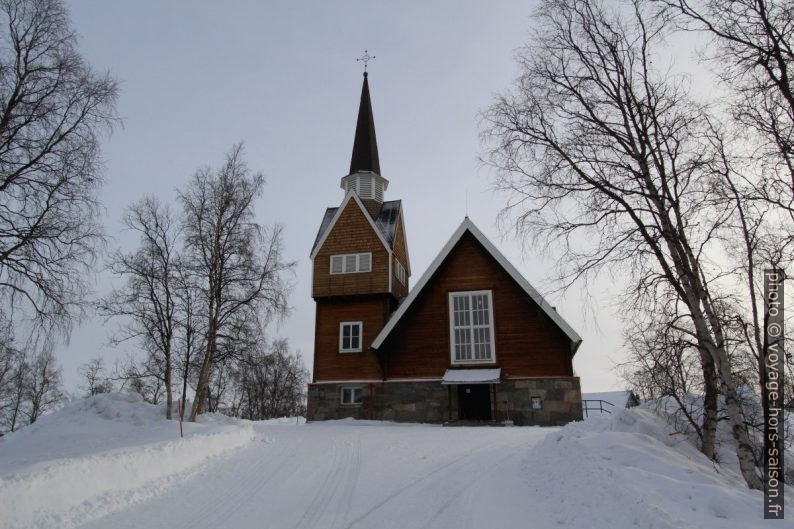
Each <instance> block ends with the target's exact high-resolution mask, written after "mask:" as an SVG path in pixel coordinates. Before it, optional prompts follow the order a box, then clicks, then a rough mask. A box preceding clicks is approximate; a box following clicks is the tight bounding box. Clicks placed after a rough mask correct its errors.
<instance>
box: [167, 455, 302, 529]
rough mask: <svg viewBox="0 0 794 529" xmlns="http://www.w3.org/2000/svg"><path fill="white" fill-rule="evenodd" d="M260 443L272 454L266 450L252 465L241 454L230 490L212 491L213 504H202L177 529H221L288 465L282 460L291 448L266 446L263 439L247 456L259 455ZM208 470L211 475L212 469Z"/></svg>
mask: <svg viewBox="0 0 794 529" xmlns="http://www.w3.org/2000/svg"><path fill="white" fill-rule="evenodd" d="M263 443H267V444H269V445H271V447H272V450H267V452H266V457H255V458H253V459H254V463H253V465H251V464H250V461H251V458H249V457H246V455H247V453H243V454H240V457H239V459H238V462H237V464H236V465H235V467H240V470H241V471H240V472H236V471H235V472H234V473H235V475H237V476H238V477H239V478H238V479H236V480H234V481H233V486H232V487H226V488H224V489H223V490H215V491H214V494H215V495H214V498H213V501H208V502H206V503H204V504H203V505H202V507H201V508H200V509H198V511H197V512H196V513H195V514H194V515H193V516H191V517H188V519H187V520H185V521H184V522H183V523H182V524H181V525H180V526H179V527H181V528H182V529H196V528H204V527H206V528H207V529H210V528H211V529H215V528H217V527H223V526H224V522H225V521H226V520H228V519H229V518H230V517H231V516H232V515H233V514H234V513H235V512H237V511H238V510H239V509H240V508H241V507H242V506H244V505H245V504H247V503H248V502H250V500H251V499H252V498H254V497H255V496H256V495H257V494H258V493H259V492H260V491H261V490H262V489H263V488H264V487H265V486H266V485H267V484H268V483H270V482H271V481H273V479H275V477H276V476H277V475H278V474H279V473H280V472H281V470H283V469H284V467H285V466H286V465H287V463H288V462H289V458H288V457H285V456H286V455H287V454H288V453H289V452H290V447H288V446H286V445H285V444H283V443H278V442H277V441H276V442H269V441H268V440H267V439H262V440H260V442H259V443H257V444H256V446H254V447H251V448H249V449H248V450H247V451H246V452H251V451H255V452H259V451H260V450H261V449H262V447H261V444H263ZM273 461H278V462H277V463H276V465H275V467H273V468H270V469H269V468H268V467H269V466H270V464H271V463H272V462H273ZM208 470H209V472H212V469H208ZM224 472H228V470H226V469H225V470H224ZM207 479H209V480H211V479H212V476H211V475H210V476H208V477H207ZM226 482H228V480H226Z"/></svg>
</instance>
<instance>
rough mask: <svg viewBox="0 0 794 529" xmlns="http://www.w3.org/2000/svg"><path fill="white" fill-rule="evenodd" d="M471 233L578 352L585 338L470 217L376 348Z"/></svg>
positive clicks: (376, 345) (402, 305)
mask: <svg viewBox="0 0 794 529" xmlns="http://www.w3.org/2000/svg"><path fill="white" fill-rule="evenodd" d="M467 232H468V233H471V234H472V235H473V236H474V238H475V239H477V241H478V242H479V243H480V244H481V245H482V246H483V248H485V249H486V251H488V253H489V254H490V255H491V256H492V257H493V258H494V259H495V260H496V262H498V263H499V265H500V266H501V267H502V268H503V269H504V270H505V271H506V272H507V273H508V274H509V275H510V277H512V278H513V280H514V281H515V282H516V283H518V285H519V286H520V287H521V288H522V289H523V290H524V292H526V293H527V295H529V297H530V298H532V300H533V301H534V302H535V303H537V305H538V306H539V307H540V308H541V310H543V312H544V313H545V314H546V316H548V317H549V319H551V321H553V322H554V323H555V325H557V327H559V329H560V330H561V331H562V332H563V333H564V334H565V335H566V336H567V337H568V338H569V339H570V340H571V344H572V348H571V353H572V354H573V353H575V352H576V350H577V349H578V348H579V345H580V344H581V343H582V338H581V337H580V336H579V334H577V332H576V331H574V330H573V328H572V327H571V326H570V325H568V322H566V321H565V320H564V319H563V317H562V316H560V314H559V313H558V312H557V311H556V310H555V309H554V307H552V306H551V305H549V303H548V302H547V301H546V300H545V299H543V296H541V295H540V293H539V292H538V291H537V290H535V288H534V287H533V286H532V285H530V284H529V281H527V280H526V279H525V278H524V276H522V275H521V273H520V272H519V271H518V270H517V269H516V268H515V267H514V266H513V265H512V264H511V263H510V261H508V260H507V258H506V257H505V256H504V255H502V253H501V252H500V251H499V250H497V249H496V247H495V246H494V245H493V243H491V241H489V240H488V238H487V237H486V236H485V235H483V233H482V232H481V231H480V230H479V228H477V226H475V225H474V223H473V222H472V221H471V220H469V217H466V218H465V219H463V222H461V223H460V226H458V229H457V230H455V233H453V234H452V237H451V238H450V239H449V241H447V244H445V245H444V248H442V249H441V252H439V254H438V255H437V256H436V258H435V259H434V260H433V262H432V263H431V264H430V266H429V267H428V268H427V270H426V271H425V273H424V274H422V277H421V278H420V279H419V282H417V283H416V286H415V287H414V288H413V290H411V292H410V293H409V294H408V296H407V297H406V298H405V299H404V300H403V301H402V303H400V306H399V307H398V308H397V310H396V311H395V312H394V314H392V316H391V318H390V319H389V321H388V322H387V323H386V326H385V327H384V328H383V330H381V332H380V333H379V334H378V336H376V337H375V340H374V341H373V342H372V348H373V349H378V348H379V347H380V346H381V345H382V344H383V342H384V341H385V340H386V338H387V337H388V336H389V334H390V333H391V332H392V330H393V329H394V328H395V327H396V325H397V323H398V322H399V321H400V319H401V318H402V317H403V315H405V313H406V312H408V309H409V308H410V307H411V305H412V304H413V302H414V300H416V298H417V297H419V295H420V294H421V292H422V290H423V289H424V288H425V287H426V286H427V285H428V283H430V280H431V278H432V277H433V275H434V274H435V273H436V271H437V270H438V269H439V267H440V266H441V264H442V263H443V262H444V260H445V259H446V258H447V256H448V255H449V254H450V252H451V251H452V250H453V248H455V246H457V244H458V242H459V241H460V239H461V237H463V235H464V234H465V233H467Z"/></svg>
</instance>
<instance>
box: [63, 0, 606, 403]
mask: <svg viewBox="0 0 794 529" xmlns="http://www.w3.org/2000/svg"><path fill="white" fill-rule="evenodd" d="M67 5H68V6H69V8H70V10H71V13H72V21H73V24H74V27H75V29H76V30H77V31H78V33H79V34H80V36H81V40H80V49H81V52H82V53H83V55H84V56H85V57H86V58H87V59H88V60H89V61H90V62H91V63H92V64H93V65H94V67H95V68H97V69H109V70H111V71H112V72H113V74H114V75H115V76H116V77H117V78H118V79H119V80H120V81H121V98H120V102H119V111H120V114H121V115H122V116H123V118H124V126H123V127H122V128H120V129H119V130H117V131H116V132H115V133H114V135H113V136H112V138H111V139H110V140H109V141H107V142H106V143H105V146H104V151H103V156H104V158H105V167H106V170H105V176H106V180H107V182H106V185H105V187H104V190H103V192H102V200H103V202H104V204H105V205H106V207H107V211H106V216H105V222H106V226H107V232H108V234H109V235H111V236H112V237H114V240H113V241H111V243H110V247H111V248H113V247H116V246H119V245H120V246H122V247H123V248H125V249H126V250H129V249H131V248H132V245H134V244H135V239H134V237H131V236H130V235H129V234H125V233H124V232H123V231H122V228H121V223H120V219H121V215H122V212H123V210H124V208H125V207H126V206H127V205H128V204H130V203H131V202H132V201H134V200H137V199H138V198H140V197H141V196H143V195H144V194H146V193H153V194H155V195H157V196H160V197H162V198H163V199H166V200H169V201H173V198H174V196H175V193H174V189H176V188H177V187H180V186H182V185H183V184H184V183H185V182H186V181H187V180H188V179H189V178H190V176H191V175H192V174H193V172H194V171H195V170H196V169H197V168H199V167H200V166H204V165H211V166H218V165H219V164H220V163H221V162H222V160H223V157H224V154H225V153H226V152H227V151H228V150H229V148H230V147H231V146H232V144H234V143H236V142H239V141H245V144H246V160H247V161H248V163H249V165H250V167H251V168H253V169H254V170H258V171H262V172H263V173H264V174H265V175H266V177H267V181H268V183H267V186H266V190H265V196H264V197H263V198H262V199H261V200H260V201H259V203H258V206H257V213H258V218H259V221H260V222H262V223H272V222H280V223H282V224H284V226H285V243H286V251H287V258H288V259H295V260H297V261H298V267H297V276H296V286H295V289H294V291H293V293H292V295H291V298H290V302H291V305H292V307H293V311H292V314H291V316H290V317H289V318H288V319H287V320H286V321H285V322H283V323H282V324H281V325H279V326H278V327H276V326H273V327H271V329H270V334H271V336H272V337H275V336H283V337H287V338H289V340H290V342H291V344H292V346H293V347H295V348H298V349H300V350H301V352H302V353H303V356H304V358H305V360H306V362H307V364H308V365H309V367H311V363H312V346H313V332H314V302H313V300H312V299H311V296H310V271H311V267H310V260H309V251H310V249H311V244H312V242H313V240H314V237H315V234H316V231H317V229H318V227H319V223H320V220H321V219H322V215H323V212H324V211H325V208H326V207H329V206H337V205H338V204H339V202H340V201H341V199H342V198H343V192H342V190H341V189H340V188H339V179H340V178H341V177H342V176H344V175H345V174H346V173H347V169H348V167H349V163H350V153H351V150H352V146H353V132H354V128H355V122H356V115H357V110H358V102H359V96H360V90H361V80H362V78H361V71H362V68H361V64H360V63H357V62H356V61H355V59H356V58H357V57H360V56H361V55H362V53H363V50H364V48H367V49H369V52H370V54H371V55H375V56H376V57H377V58H376V59H375V60H374V61H373V62H371V63H370V67H369V72H370V77H369V80H370V90H371V94H372V102H373V113H374V116H375V124H376V130H377V136H378V147H379V153H380V165H381V170H382V172H383V176H384V177H386V178H387V179H389V181H390V185H389V189H388V191H387V192H386V199H387V200H394V199H402V200H403V208H404V212H405V221H406V230H407V236H408V243H409V252H410V256H411V264H412V268H413V277H412V284H414V283H415V282H416V280H418V279H419V277H420V276H421V274H422V272H423V271H424V270H425V268H426V267H427V266H428V265H429V263H430V262H431V261H432V260H433V258H434V257H435V255H436V254H437V253H438V252H439V251H440V250H441V247H442V246H443V245H444V243H445V242H446V241H447V239H448V238H449V237H450V236H451V234H452V233H453V231H454V230H455V228H456V227H457V226H458V224H459V223H460V222H461V220H462V219H463V217H464V215H465V214H466V207H467V206H466V202H467V198H466V197H467V195H468V213H469V216H470V218H471V219H472V220H473V221H474V222H475V223H476V224H477V225H478V226H479V228H480V229H481V230H482V231H483V232H484V233H485V234H486V235H487V236H488V237H490V238H491V240H492V241H493V242H494V243H495V244H496V246H497V247H498V248H499V249H500V250H501V251H502V252H503V253H504V254H505V255H506V256H507V257H508V258H509V259H510V260H511V261H512V262H513V263H514V264H515V265H516V266H517V268H518V269H519V270H520V271H521V272H522V273H523V274H524V275H525V276H526V277H527V279H529V281H530V282H531V283H532V284H533V285H534V286H535V287H536V288H537V289H538V290H540V291H541V292H542V293H544V294H545V293H548V292H550V291H551V290H552V289H553V288H554V285H552V284H550V283H548V281H547V280H548V278H549V277H551V276H552V274H553V270H552V261H551V260H550V259H548V258H546V259H543V258H542V256H541V252H542V249H529V250H528V251H527V252H526V253H525V254H522V251H521V243H520V241H518V240H516V239H515V238H513V237H512V236H510V235H509V234H505V233H504V232H502V231H500V230H499V229H498V228H497V226H496V216H497V214H498V212H499V210H500V208H501V207H502V206H503V205H504V203H505V197H504V196H502V195H500V194H494V193H492V192H491V191H490V190H489V186H490V184H491V182H492V177H493V175H492V174H491V173H490V171H489V170H488V169H486V168H483V167H481V166H480V164H479V162H478V161H477V156H478V154H480V153H481V146H480V143H479V140H478V137H477V134H478V118H477V114H478V111H480V110H483V109H485V108H486V107H487V106H488V105H489V104H490V102H491V100H492V97H493V95H494V94H495V93H496V92H498V91H501V90H505V89H507V88H508V86H509V85H510V83H511V81H512V79H513V78H514V77H515V76H516V74H517V72H518V70H517V67H516V65H515V63H514V62H513V51H514V50H515V49H516V48H517V47H518V46H520V45H521V44H522V43H523V42H524V41H525V38H526V35H527V32H528V29H529V24H530V20H529V14H530V13H531V10H532V5H533V4H532V3H531V2H530V3H527V2H520V1H513V0H511V1H500V2H484V1H480V2H473V1H465V2H459V1H456V2H452V1H446V2H412V3H407V2H400V3H397V2H385V1H379V2H369V1H343V2H319V1H318V2H300V1H299V2H267V3H265V2H257V1H249V2H242V1H234V2H217V1H214V2H194V1H191V2H186V1H185V2H171V1H169V2H161V1H150V0H138V1H136V2H107V1H105V0H80V1H77V0H70V1H68V2H67ZM505 235H506V236H505ZM111 281H112V278H110V277H109V276H107V275H99V276H98V278H97V286H96V290H97V294H102V293H104V292H106V291H107V290H108V288H109V287H110V285H111ZM617 289H618V287H617V286H615V284H614V283H612V282H611V280H610V281H604V284H603V285H595V287H594V288H592V289H591V291H592V292H591V293H592V294H593V295H594V296H595V298H594V299H592V300H591V301H589V302H585V301H584V299H583V297H582V296H581V295H580V294H579V292H576V291H571V292H569V293H568V295H567V296H566V298H565V299H561V298H560V297H559V296H549V297H548V299H549V301H550V302H551V303H552V305H556V306H557V308H558V311H559V312H560V313H561V314H562V315H563V316H564V317H565V318H566V319H567V321H568V322H569V323H570V324H571V325H572V326H573V327H574V328H575V329H576V330H577V331H578V332H579V334H580V335H581V336H582V337H583V338H584V343H583V345H582V347H581V348H580V349H579V352H578V353H577V354H576V357H575V359H574V367H575V370H576V372H577V374H578V375H579V376H581V380H582V389H583V390H586V391H603V390H608V389H612V388H616V387H622V384H621V383H620V381H619V380H618V379H617V375H616V373H615V369H614V367H615V362H616V361H619V360H620V359H621V358H622V355H621V353H620V343H621V338H620V328H619V325H618V322H617V320H616V318H615V317H614V312H615V311H616V307H615V301H614V298H613V295H614V294H616V293H617V292H618V290H617ZM108 327H109V326H106V325H103V323H102V322H101V321H98V320H97V319H89V321H87V322H85V324H84V325H82V326H81V327H79V328H77V329H76V330H75V331H74V333H73V334H72V339H71V342H70V344H69V345H68V346H67V345H64V346H62V347H60V348H59V349H58V350H57V351H58V354H59V357H60V359H61V361H62V362H63V365H64V376H65V381H66V384H67V387H68V388H69V389H75V388H76V386H77V385H78V384H79V378H78V375H77V370H78V366H79V365H80V364H82V363H84V362H85V361H86V360H88V359H89V358H91V357H94V356H98V355H102V356H104V357H105V358H106V361H107V363H108V364H109V365H112V364H113V361H114V359H115V358H117V357H121V356H124V355H126V354H127V353H128V352H130V351H134V350H135V345H134V344H127V345H124V346H121V347H119V348H117V349H113V348H111V347H110V346H108V345H107V341H108V334H107V332H108Z"/></svg>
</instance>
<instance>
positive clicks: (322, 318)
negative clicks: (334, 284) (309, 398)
mask: <svg viewBox="0 0 794 529" xmlns="http://www.w3.org/2000/svg"><path fill="white" fill-rule="evenodd" d="M390 304H391V296H389V295H388V294H387V295H383V296H369V297H358V298H323V299H319V300H317V307H316V314H315V326H314V327H315V333H314V372H313V375H314V380H315V381H317V382H322V381H328V380H380V379H381V378H382V377H383V374H382V372H381V369H380V365H379V364H378V362H377V359H376V358H375V355H374V354H373V353H372V352H371V351H370V350H369V347H370V345H371V344H372V340H374V339H375V336H377V335H378V333H379V332H380V331H381V329H383V326H384V325H385V324H386V320H387V318H388V316H389V312H390V309H391V307H390ZM343 321H361V322H363V326H364V329H363V330H364V332H363V340H362V346H363V347H362V350H361V352H360V353H340V352H339V324H340V323H341V322H343Z"/></svg>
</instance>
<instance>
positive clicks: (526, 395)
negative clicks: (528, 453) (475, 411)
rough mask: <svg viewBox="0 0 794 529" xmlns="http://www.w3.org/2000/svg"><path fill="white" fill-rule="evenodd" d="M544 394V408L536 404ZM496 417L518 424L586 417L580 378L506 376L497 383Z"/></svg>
mask: <svg viewBox="0 0 794 529" xmlns="http://www.w3.org/2000/svg"><path fill="white" fill-rule="evenodd" d="M532 397H540V406H541V407H540V409H533V408H532ZM496 404H497V410H496V419H497V421H504V420H506V419H508V418H509V419H510V420H512V421H513V422H514V423H515V424H518V425H533V426H535V425H536V426H562V425H564V424H568V423H569V422H571V421H581V420H582V391H581V389H580V387H579V378H578V377H570V378H531V379H526V380H503V381H502V382H501V383H500V384H499V385H498V386H496Z"/></svg>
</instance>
